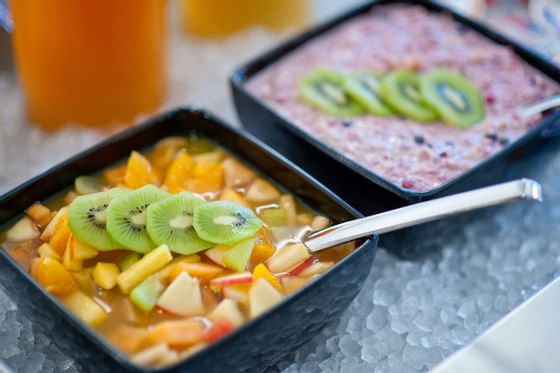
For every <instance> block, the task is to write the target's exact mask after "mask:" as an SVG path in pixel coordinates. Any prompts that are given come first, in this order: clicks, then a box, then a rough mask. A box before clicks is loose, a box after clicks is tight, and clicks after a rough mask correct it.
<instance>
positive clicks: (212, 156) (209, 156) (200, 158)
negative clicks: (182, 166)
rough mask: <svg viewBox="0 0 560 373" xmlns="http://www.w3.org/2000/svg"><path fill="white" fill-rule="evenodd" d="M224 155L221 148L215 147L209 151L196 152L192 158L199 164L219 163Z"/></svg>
mask: <svg viewBox="0 0 560 373" xmlns="http://www.w3.org/2000/svg"><path fill="white" fill-rule="evenodd" d="M224 157H225V154H224V152H223V151H222V150H221V149H216V150H212V151H211V152H205V153H200V154H197V155H195V156H194V157H193V159H194V161H195V162H196V163H200V164H217V163H220V162H221V161H222V160H223V159H224Z"/></svg>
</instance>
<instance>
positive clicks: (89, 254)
mask: <svg viewBox="0 0 560 373" xmlns="http://www.w3.org/2000/svg"><path fill="white" fill-rule="evenodd" d="M70 241H71V245H72V251H71V252H70V254H71V259H78V260H86V259H92V258H95V257H96V256H97V254H98V252H97V250H95V249H94V248H93V247H91V246H89V245H87V244H85V243H83V242H81V241H79V240H76V239H74V238H72V239H71V240H70ZM70 241H69V242H70Z"/></svg>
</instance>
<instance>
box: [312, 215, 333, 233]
mask: <svg viewBox="0 0 560 373" xmlns="http://www.w3.org/2000/svg"><path fill="white" fill-rule="evenodd" d="M330 224H331V221H330V220H329V219H327V218H325V217H324V216H320V215H318V216H315V217H314V218H313V221H312V222H311V229H313V230H314V231H317V230H319V229H323V228H326V227H328V226H329V225H330Z"/></svg>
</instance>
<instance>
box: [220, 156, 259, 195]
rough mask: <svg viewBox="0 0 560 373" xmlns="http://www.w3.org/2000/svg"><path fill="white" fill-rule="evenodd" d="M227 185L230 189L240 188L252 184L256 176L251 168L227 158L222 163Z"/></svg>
mask: <svg viewBox="0 0 560 373" xmlns="http://www.w3.org/2000/svg"><path fill="white" fill-rule="evenodd" d="M222 166H223V167H224V176H225V180H226V185H227V186H228V187H230V188H238V187H242V186H245V185H248V184H250V183H251V182H252V181H253V180H254V179H255V178H256V175H255V173H254V172H253V171H251V170H250V169H249V168H247V167H245V166H244V165H242V164H241V163H240V162H238V161H237V160H235V159H233V158H227V159H226V160H225V161H223V162H222Z"/></svg>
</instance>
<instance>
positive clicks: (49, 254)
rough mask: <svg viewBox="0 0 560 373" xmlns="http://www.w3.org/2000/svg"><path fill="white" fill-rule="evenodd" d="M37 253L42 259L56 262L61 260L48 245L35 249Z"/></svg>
mask: <svg viewBox="0 0 560 373" xmlns="http://www.w3.org/2000/svg"><path fill="white" fill-rule="evenodd" d="M37 253H38V254H39V256H40V257H42V258H53V259H56V260H60V259H62V258H61V256H60V255H59V254H58V253H57V252H56V251H54V250H53V249H52V247H51V246H50V245H49V244H48V243H44V244H42V245H41V246H39V248H38V249H37Z"/></svg>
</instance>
